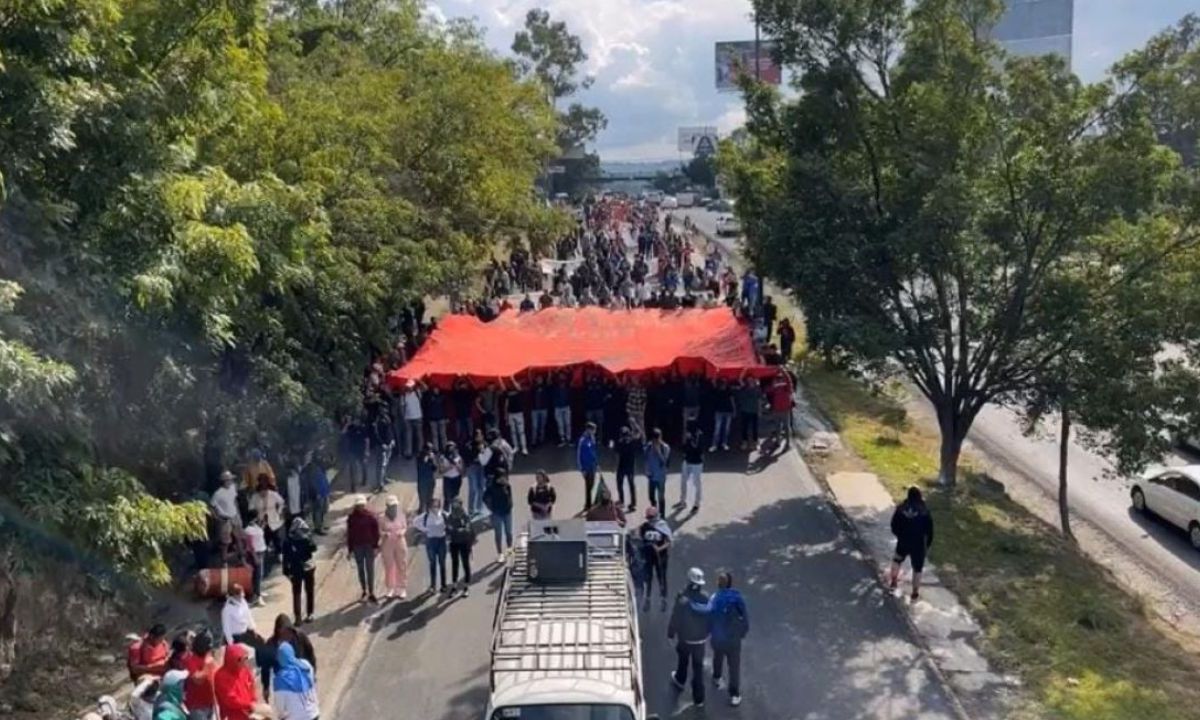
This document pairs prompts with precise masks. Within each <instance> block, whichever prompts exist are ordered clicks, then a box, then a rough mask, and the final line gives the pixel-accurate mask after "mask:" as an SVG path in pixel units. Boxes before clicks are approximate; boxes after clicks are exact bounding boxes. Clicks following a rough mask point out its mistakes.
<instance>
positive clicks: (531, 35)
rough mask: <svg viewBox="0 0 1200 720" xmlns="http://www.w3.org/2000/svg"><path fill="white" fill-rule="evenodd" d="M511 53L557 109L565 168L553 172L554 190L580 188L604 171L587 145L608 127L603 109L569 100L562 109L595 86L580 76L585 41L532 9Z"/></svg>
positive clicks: (561, 190)
mask: <svg viewBox="0 0 1200 720" xmlns="http://www.w3.org/2000/svg"><path fill="white" fill-rule="evenodd" d="M512 51H513V53H514V54H515V55H516V56H517V61H516V64H517V68H518V71H519V73H520V74H521V75H522V76H523V77H525V78H528V79H533V80H535V81H536V82H538V83H539V84H540V85H541V87H542V88H543V90H544V92H545V93H546V97H547V98H548V100H549V102H550V104H551V105H553V106H554V108H555V111H556V112H558V132H557V133H556V139H557V142H558V147H559V154H560V156H562V157H561V158H560V160H559V162H560V163H562V164H563V165H565V170H566V172H564V173H561V174H557V175H554V176H552V177H553V178H554V179H553V180H552V183H551V191H552V192H566V193H575V192H578V190H579V189H580V187H581V186H583V185H585V184H586V183H587V182H589V181H591V180H594V179H595V178H596V177H598V176H599V172H600V158H599V156H597V155H596V154H595V153H588V152H586V150H585V146H586V144H587V143H589V142H591V141H593V140H595V139H596V137H597V135H599V134H600V132H601V131H603V130H604V128H605V127H607V126H608V119H607V118H606V117H605V116H604V113H602V112H601V111H600V109H599V108H594V107H585V106H584V105H582V104H580V103H571V104H570V105H569V106H568V107H567V108H566V110H561V111H560V110H559V104H560V102H561V101H563V100H565V99H567V98H569V97H572V96H573V95H575V93H576V92H578V91H579V90H586V89H587V88H589V87H591V84H592V80H593V78H591V77H590V76H587V75H583V76H581V75H580V71H581V66H582V65H583V63H584V62H586V61H587V57H588V56H587V53H586V52H585V51H584V49H583V42H582V41H581V40H580V39H579V36H578V35H574V34H572V33H571V31H570V29H569V28H568V27H567V24H566V23H565V22H563V21H561V20H551V19H550V13H549V12H547V11H545V10H543V9H540V8H534V9H532V10H530V11H529V12H528V13H526V15H525V29H523V30H521V31H519V32H518V33H517V34H516V37H514V38H513V44H512Z"/></svg>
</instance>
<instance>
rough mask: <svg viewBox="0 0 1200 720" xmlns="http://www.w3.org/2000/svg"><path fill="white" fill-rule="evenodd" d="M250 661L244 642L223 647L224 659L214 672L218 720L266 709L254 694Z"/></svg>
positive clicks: (246, 719)
mask: <svg viewBox="0 0 1200 720" xmlns="http://www.w3.org/2000/svg"><path fill="white" fill-rule="evenodd" d="M253 663H254V658H253V657H252V656H251V654H250V651H249V650H247V648H246V646H245V645H241V644H238V643H234V644H233V645H230V646H229V647H227V648H225V662H224V664H222V665H221V667H220V668H218V669H217V670H216V672H215V673H213V694H214V696H215V697H216V701H217V707H218V708H220V710H221V720H250V716H251V714H252V713H253V714H264V713H265V712H266V710H267V708H266V706H265V705H263V704H262V703H259V702H258V698H257V696H256V695H255V694H254V671H253V670H251V666H252V664H253Z"/></svg>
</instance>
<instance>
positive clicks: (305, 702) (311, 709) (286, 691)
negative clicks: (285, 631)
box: [271, 642, 321, 720]
mask: <svg viewBox="0 0 1200 720" xmlns="http://www.w3.org/2000/svg"><path fill="white" fill-rule="evenodd" d="M271 705H272V707H274V708H275V717H276V720H318V718H320V717H321V708H320V706H319V705H318V704H317V688H316V678H315V677H314V674H313V669H312V665H310V664H308V661H307V660H301V659H300V658H297V657H296V649H295V648H293V647H292V644H291V643H289V642H282V643H279V649H278V650H276V654H275V675H274V679H273V681H272V688H271Z"/></svg>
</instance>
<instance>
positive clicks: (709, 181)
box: [683, 155, 717, 189]
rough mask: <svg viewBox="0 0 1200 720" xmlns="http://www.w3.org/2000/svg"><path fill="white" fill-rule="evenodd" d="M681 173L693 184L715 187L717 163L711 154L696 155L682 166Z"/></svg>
mask: <svg viewBox="0 0 1200 720" xmlns="http://www.w3.org/2000/svg"><path fill="white" fill-rule="evenodd" d="M683 174H684V175H686V176H687V179H688V181H689V182H691V183H692V184H693V185H698V186H700V187H706V188H709V189H713V188H716V187H717V163H716V159H715V158H714V157H713V156H711V155H697V156H696V157H694V158H692V159H691V161H690V162H688V164H687V165H684V166H683Z"/></svg>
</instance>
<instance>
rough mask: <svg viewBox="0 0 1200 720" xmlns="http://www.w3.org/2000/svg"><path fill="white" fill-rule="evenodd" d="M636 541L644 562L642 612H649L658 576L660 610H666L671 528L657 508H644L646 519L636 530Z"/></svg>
mask: <svg viewBox="0 0 1200 720" xmlns="http://www.w3.org/2000/svg"><path fill="white" fill-rule="evenodd" d="M637 534H638V539H640V540H641V542H642V556H643V558H644V559H645V562H646V593H645V595H644V596H643V598H642V612H648V611H649V610H650V596H651V595H652V594H653V591H654V576H655V575H657V576H658V586H659V592H660V593H661V595H662V609H663V610H664V611H665V610H666V609H667V561H668V560H669V559H670V550H671V527H670V526H669V525H667V521H666V520H663V519H662V517H660V516H659V513H658V508H656V507H654V506H653V505H651V506H650V507H648V508H646V519H645V521H644V522H643V523H642V524H641V526H640V527H639V528H638V532H637Z"/></svg>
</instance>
